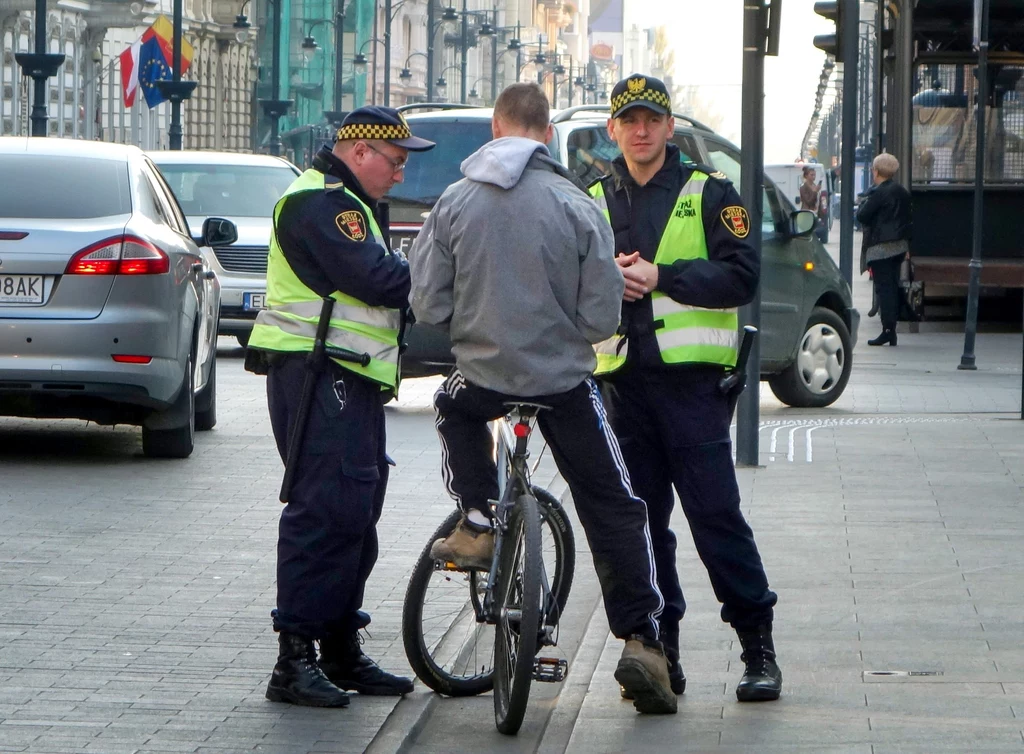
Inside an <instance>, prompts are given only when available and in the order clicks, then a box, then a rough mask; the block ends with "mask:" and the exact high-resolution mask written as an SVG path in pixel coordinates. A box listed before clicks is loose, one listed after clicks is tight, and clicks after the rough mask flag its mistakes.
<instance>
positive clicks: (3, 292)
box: [0, 275, 43, 304]
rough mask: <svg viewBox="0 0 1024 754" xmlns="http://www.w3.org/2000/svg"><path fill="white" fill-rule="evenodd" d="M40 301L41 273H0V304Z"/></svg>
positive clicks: (41, 292) (41, 297)
mask: <svg viewBox="0 0 1024 754" xmlns="http://www.w3.org/2000/svg"><path fill="white" fill-rule="evenodd" d="M41 303H43V276H42V275H0V304H41Z"/></svg>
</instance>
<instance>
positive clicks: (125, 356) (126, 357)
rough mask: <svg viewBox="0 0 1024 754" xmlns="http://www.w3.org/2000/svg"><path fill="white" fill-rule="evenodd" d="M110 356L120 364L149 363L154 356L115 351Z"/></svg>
mask: <svg viewBox="0 0 1024 754" xmlns="http://www.w3.org/2000/svg"><path fill="white" fill-rule="evenodd" d="M110 358H112V359H113V360H114V361H116V362H117V363H118V364H148V363H149V362H151V361H152V360H153V357H152V356H139V355H137V354H132V353H115V354H111V356H110Z"/></svg>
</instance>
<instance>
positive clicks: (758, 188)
mask: <svg viewBox="0 0 1024 754" xmlns="http://www.w3.org/2000/svg"><path fill="white" fill-rule="evenodd" d="M774 22H775V20H774V19H773V23H774ZM766 34H767V8H766V7H765V6H764V0H746V2H744V5H743V94H742V96H743V102H742V113H741V121H740V134H741V135H740V145H741V153H742V158H741V159H742V167H741V169H740V197H741V199H742V200H743V206H744V207H746V209H747V212H748V214H749V225H750V230H749V235H748V239H749V241H750V243H751V245H752V246H753V247H754V248H755V249H756V250H757V256H758V259H760V258H761V213H762V212H763V210H764V208H763V206H762V205H763V201H762V200H763V197H764V189H763V188H762V186H763V185H764V51H765V49H764V45H765V40H766ZM740 324H741V325H743V324H751V325H753V326H754V327H757V328H758V329H760V327H761V286H760V285H758V287H757V292H756V293H755V294H754V300H753V301H751V302H750V303H749V304H747V305H746V306H744V307H742V309H741V310H740ZM759 341H760V338H755V339H754V345H753V348H752V349H751V351H750V358H749V360H748V362H747V387H746V389H745V390H744V391H743V392H742V393H741V394H740V398H739V403H738V404H737V413H736V463H737V465H739V466H757V465H758V461H759V448H758V436H757V429H758V424H759V423H760V416H759V412H760V404H761V346H760V342H759Z"/></svg>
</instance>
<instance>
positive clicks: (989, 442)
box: [542, 283, 1024, 754]
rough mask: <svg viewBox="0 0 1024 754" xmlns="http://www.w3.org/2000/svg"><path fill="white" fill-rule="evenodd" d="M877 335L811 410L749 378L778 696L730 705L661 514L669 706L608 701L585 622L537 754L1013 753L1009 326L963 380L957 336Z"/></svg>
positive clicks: (1014, 485) (1015, 445)
mask: <svg viewBox="0 0 1024 754" xmlns="http://www.w3.org/2000/svg"><path fill="white" fill-rule="evenodd" d="M864 289H865V287H864V285H863V283H861V284H860V285H859V286H858V293H860V294H861V296H860V297H862V296H863V292H864ZM860 297H859V298H860ZM867 308H868V307H867V306H866V305H862V311H864V312H866V311H867ZM877 329H878V321H877V319H873V320H867V319H865V321H864V322H863V323H862V327H861V338H860V340H861V344H860V345H859V346H858V347H857V349H856V351H855V367H854V373H853V378H852V379H851V382H850V386H849V387H848V388H847V391H846V394H845V395H844V396H843V397H842V398H841V399H840V401H839V402H838V403H837V404H836V405H835V406H834V407H832V408H831V409H824V410H818V411H794V410H792V409H785V408H783V407H782V406H780V405H778V404H777V403H775V402H774V398H773V397H772V396H771V394H770V392H767V386H766V385H762V389H763V390H764V391H765V393H766V394H764V395H763V396H762V417H761V418H762V428H761V432H760V435H759V437H760V454H761V464H762V465H761V467H760V468H756V469H741V470H740V471H739V479H740V486H741V492H742V496H743V507H744V513H745V515H747V517H748V520H749V521H750V522H751V525H752V526H753V528H754V532H755V535H756V537H757V541H758V544H759V547H760V549H761V553H762V557H763V558H764V561H765V565H766V569H767V572H768V576H769V580H770V582H771V585H772V587H773V588H774V589H775V590H777V591H778V593H779V604H778V607H777V612H776V626H775V638H776V643H777V648H778V652H779V660H780V665H781V667H782V669H783V674H784V678H785V681H784V692H783V697H782V699H781V700H780V701H778V702H774V703H763V704H739V703H737V702H736V697H735V691H734V689H735V685H736V682H737V681H738V680H739V677H740V675H741V672H742V663H741V662H740V658H739V655H740V648H739V644H738V641H736V637H735V634H734V633H733V632H732V631H731V629H729V628H728V626H726V625H725V624H723V623H722V622H721V620H720V619H719V615H718V610H719V605H718V603H717V601H716V600H715V597H714V595H713V593H712V592H711V589H710V586H709V584H708V579H707V575H706V572H705V570H704V568H703V566H702V564H701V563H700V561H699V559H698V558H697V557H696V554H695V552H694V549H693V545H692V540H690V539H689V535H688V533H687V532H688V530H687V527H686V523H685V519H684V518H683V516H682V513H681V511H679V510H678V509H677V515H676V517H675V519H674V521H673V528H674V529H675V531H676V532H677V534H678V535H679V537H680V547H679V563H678V567H679V572H680V575H681V580H682V582H683V585H684V589H685V590H686V595H687V602H688V610H687V615H686V618H685V620H684V622H683V627H682V639H681V643H682V664H683V668H684V670H685V672H686V675H687V678H688V682H687V687H686V694H685V695H684V696H683V697H682V698H681V699H680V706H679V713H678V714H677V715H675V716H668V717H661V718H652V717H646V716H643V717H642V716H639V715H636V714H635V713H634V711H633V709H632V706H631V705H630V704H629V703H628V702H623V701H621V700H620V699H619V696H618V687H617V685H616V683H615V681H614V678H613V677H612V672H613V671H614V668H615V663H616V662H617V660H618V656H619V653H620V651H621V645H620V643H619V642H617V641H614V640H611V639H608V638H607V637H608V634H607V624H606V623H605V621H604V618H603V614H602V613H601V612H600V611H598V612H597V613H596V614H595V618H594V620H593V622H592V624H591V628H590V631H589V632H588V635H587V638H586V639H585V640H584V644H585V645H587V644H589V645H590V647H591V649H592V651H593V652H594V653H595V656H596V657H597V663H596V671H595V673H594V676H593V679H592V680H591V681H590V682H589V683H588V684H586V688H585V690H581V691H580V693H579V694H578V696H579V697H580V699H578V700H577V703H578V705H579V706H578V713H575V710H571V709H563V710H560V711H561V712H562V715H558V714H556V716H555V720H556V724H553V725H552V727H551V728H550V729H549V731H548V736H547V738H546V740H545V746H544V747H542V751H562V750H563V749H565V750H567V751H569V752H572V753H573V754H577V753H579V754H598V752H621V751H627V750H628V751H635V752H644V751H651V752H655V751H666V750H668V749H669V748H671V750H673V751H702V752H711V751H722V752H755V751H756V752H780V753H781V752H793V751H808V752H812V751H813V752H865V753H870V754H882V753H883V752H938V751H944V752H945V751H948V752H983V751H984V752H988V751H1022V750H1024V682H1022V678H1024V675H1022V674H1024V642H1022V637H1024V550H1022V548H1021V542H1022V541H1024V422H1022V421H1020V400H1021V382H1020V380H1021V367H1020V364H1021V335H1020V334H1019V333H1018V334H1016V335H986V334H982V335H979V337H978V343H977V356H978V359H977V363H978V367H979V370H978V371H977V372H963V371H957V369H956V365H957V364H958V363H959V362H960V354H961V352H962V350H963V335H962V333H951V332H945V333H943V332H929V329H930V328H928V327H927V326H924V327H922V330H924V332H922V333H919V334H909V333H908V334H906V335H904V334H902V333H901V335H900V341H899V346H898V347H896V348H890V347H882V348H871V347H868V346H867V345H866V340H867V339H868V338H871V337H874V335H875V334H877V332H876V330H877ZM581 655H584V656H585V655H586V651H585V649H584V650H581ZM579 682H580V681H579V679H577V683H579ZM571 695H572V694H571V693H570V694H569V695H567V696H571ZM580 703H581V704H580ZM574 713H575V714H574ZM565 744H567V747H566V746H565Z"/></svg>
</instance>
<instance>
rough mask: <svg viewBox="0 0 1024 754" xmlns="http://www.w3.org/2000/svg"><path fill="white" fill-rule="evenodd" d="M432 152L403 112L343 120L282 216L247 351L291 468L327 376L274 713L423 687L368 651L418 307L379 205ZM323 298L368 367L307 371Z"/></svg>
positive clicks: (277, 622) (282, 626) (308, 469)
mask: <svg viewBox="0 0 1024 754" xmlns="http://www.w3.org/2000/svg"><path fill="white" fill-rule="evenodd" d="M433 146H434V143H433V142H430V141H427V140H425V139H420V138H417V137H415V136H413V135H412V131H411V130H410V129H409V125H408V124H407V123H406V121H405V119H404V118H403V117H402V116H401V114H400V113H398V111H396V110H392V109H391V108H386V107H363V108H359V109H357V110H354V111H352V112H351V113H349V115H348V117H346V118H345V120H344V122H343V123H342V126H341V128H340V129H339V130H338V133H337V139H336V141H335V143H334V148H333V149H329V148H327V147H324V148H323V149H321V150H320V152H319V153H318V154H317V155H316V157H315V159H314V161H313V167H312V168H310V169H309V170H307V171H306V172H305V173H303V174H302V175H301V176H299V177H298V178H297V179H295V182H294V183H292V185H291V186H290V187H289V188H288V190H287V191H286V192H285V195H284V196H283V197H282V198H281V199H280V200H279V201H278V203H277V206H276V207H275V208H274V231H273V233H272V234H271V238H270V255H269V257H268V262H267V305H268V306H267V308H266V309H264V310H263V311H261V312H260V313H259V316H258V317H257V319H256V324H255V326H254V327H253V331H252V336H251V338H250V339H249V351H251V352H254V353H262V354H263V355H264V357H265V358H266V360H267V361H268V362H269V366H268V367H267V402H268V404H269V408H270V421H271V424H272V425H273V429H274V439H275V440H276V441H277V449H278V452H279V453H280V454H281V458H282V459H283V460H284V461H285V463H286V464H287V463H288V461H289V459H288V450H289V447H290V445H291V441H292V432H293V430H294V428H295V426H296V418H297V416H298V415H299V414H300V412H301V411H302V409H301V408H300V396H301V395H302V394H303V383H304V381H305V379H306V375H307V373H308V370H310V369H315V370H317V371H316V382H315V386H314V391H313V401H312V405H308V404H307V406H306V407H307V408H308V414H307V416H308V419H307V423H306V427H305V433H304V436H303V437H301V438H299V443H300V445H299V455H298V458H297V459H293V462H297V464H298V465H297V467H296V471H295V477H294V479H295V481H294V484H293V485H292V488H291V492H290V494H289V497H288V504H287V505H286V506H285V507H284V509H283V511H282V512H281V520H280V525H279V528H278V543H277V608H276V609H275V610H274V611H273V618H274V630H275V631H277V632H278V634H279V637H278V640H279V644H280V654H279V656H278V660H277V665H276V666H275V667H274V672H273V675H272V676H271V679H270V683H269V684H268V685H267V692H266V696H267V698H268V699H270V700H271V701H275V702H289V703H291V704H301V705H307V706H311V707H344V706H346V705H347V704H348V703H349V700H348V695H347V694H346V693H345V692H344V691H343V689H347V690H350V691H358V692H359V693H361V694H377V695H399V694H406V693H409V692H410V691H412V689H413V684H412V681H411V680H410V679H408V678H401V677H398V676H394V675H391V674H390V673H386V672H385V671H383V670H381V668H379V667H378V666H377V664H376V663H374V662H373V661H372V660H371V659H370V658H369V657H367V656H366V655H365V654H364V653H363V651H362V648H361V647H360V643H361V641H360V638H359V634H358V632H359V630H360V629H361V628H365V627H366V625H367V624H368V623H369V622H370V616H369V615H368V614H367V613H365V612H363V610H362V609H361V608H362V603H363V590H364V588H365V586H366V580H367V578H368V577H369V575H370V571H371V570H372V569H373V566H374V564H375V563H376V561H377V529H376V527H377V521H378V520H379V519H380V515H381V511H382V508H383V505H384V492H385V489H386V487H387V480H388V457H387V455H386V453H385V442H384V441H385V427H384V403H385V402H386V401H387V400H388V399H389V398H390V397H391V396H392V395H393V394H394V392H395V391H396V389H397V384H398V352H399V343H400V342H401V331H402V328H403V319H404V316H405V314H404V312H405V310H406V308H407V307H408V298H409V264H408V262H406V260H405V258H404V257H402V256H401V255H399V254H395V253H392V251H391V250H390V247H389V245H388V242H387V240H386V239H387V238H388V228H387V226H386V225H384V226H382V225H381V218H380V217H379V215H378V205H377V202H378V201H379V200H380V199H382V198H383V197H384V196H385V195H386V194H387V192H388V191H389V190H390V189H391V187H392V186H393V185H394V184H396V183H400V182H401V181H402V176H403V172H402V171H403V170H404V168H405V163H406V160H407V159H408V157H409V151H410V150H413V151H425V150H427V149H431V148H432V147H433ZM323 297H330V298H331V299H333V301H334V303H333V311H332V314H331V318H330V328H329V330H328V333H327V345H328V346H330V347H332V348H336V349H340V350H344V351H348V352H349V353H352V354H366V355H367V356H369V357H370V358H369V359H368V361H367V363H365V364H358V363H354V362H352V361H344V360H331V361H330V362H329V363H327V364H324V365H319V364H309V363H307V362H308V357H309V354H310V352H311V351H312V350H313V343H314V338H315V337H316V333H317V324H318V322H319V318H320V315H321V311H322V304H323ZM315 641H318V642H319V644H320V657H319V658H317V653H316V647H315V645H314V642H315Z"/></svg>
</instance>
